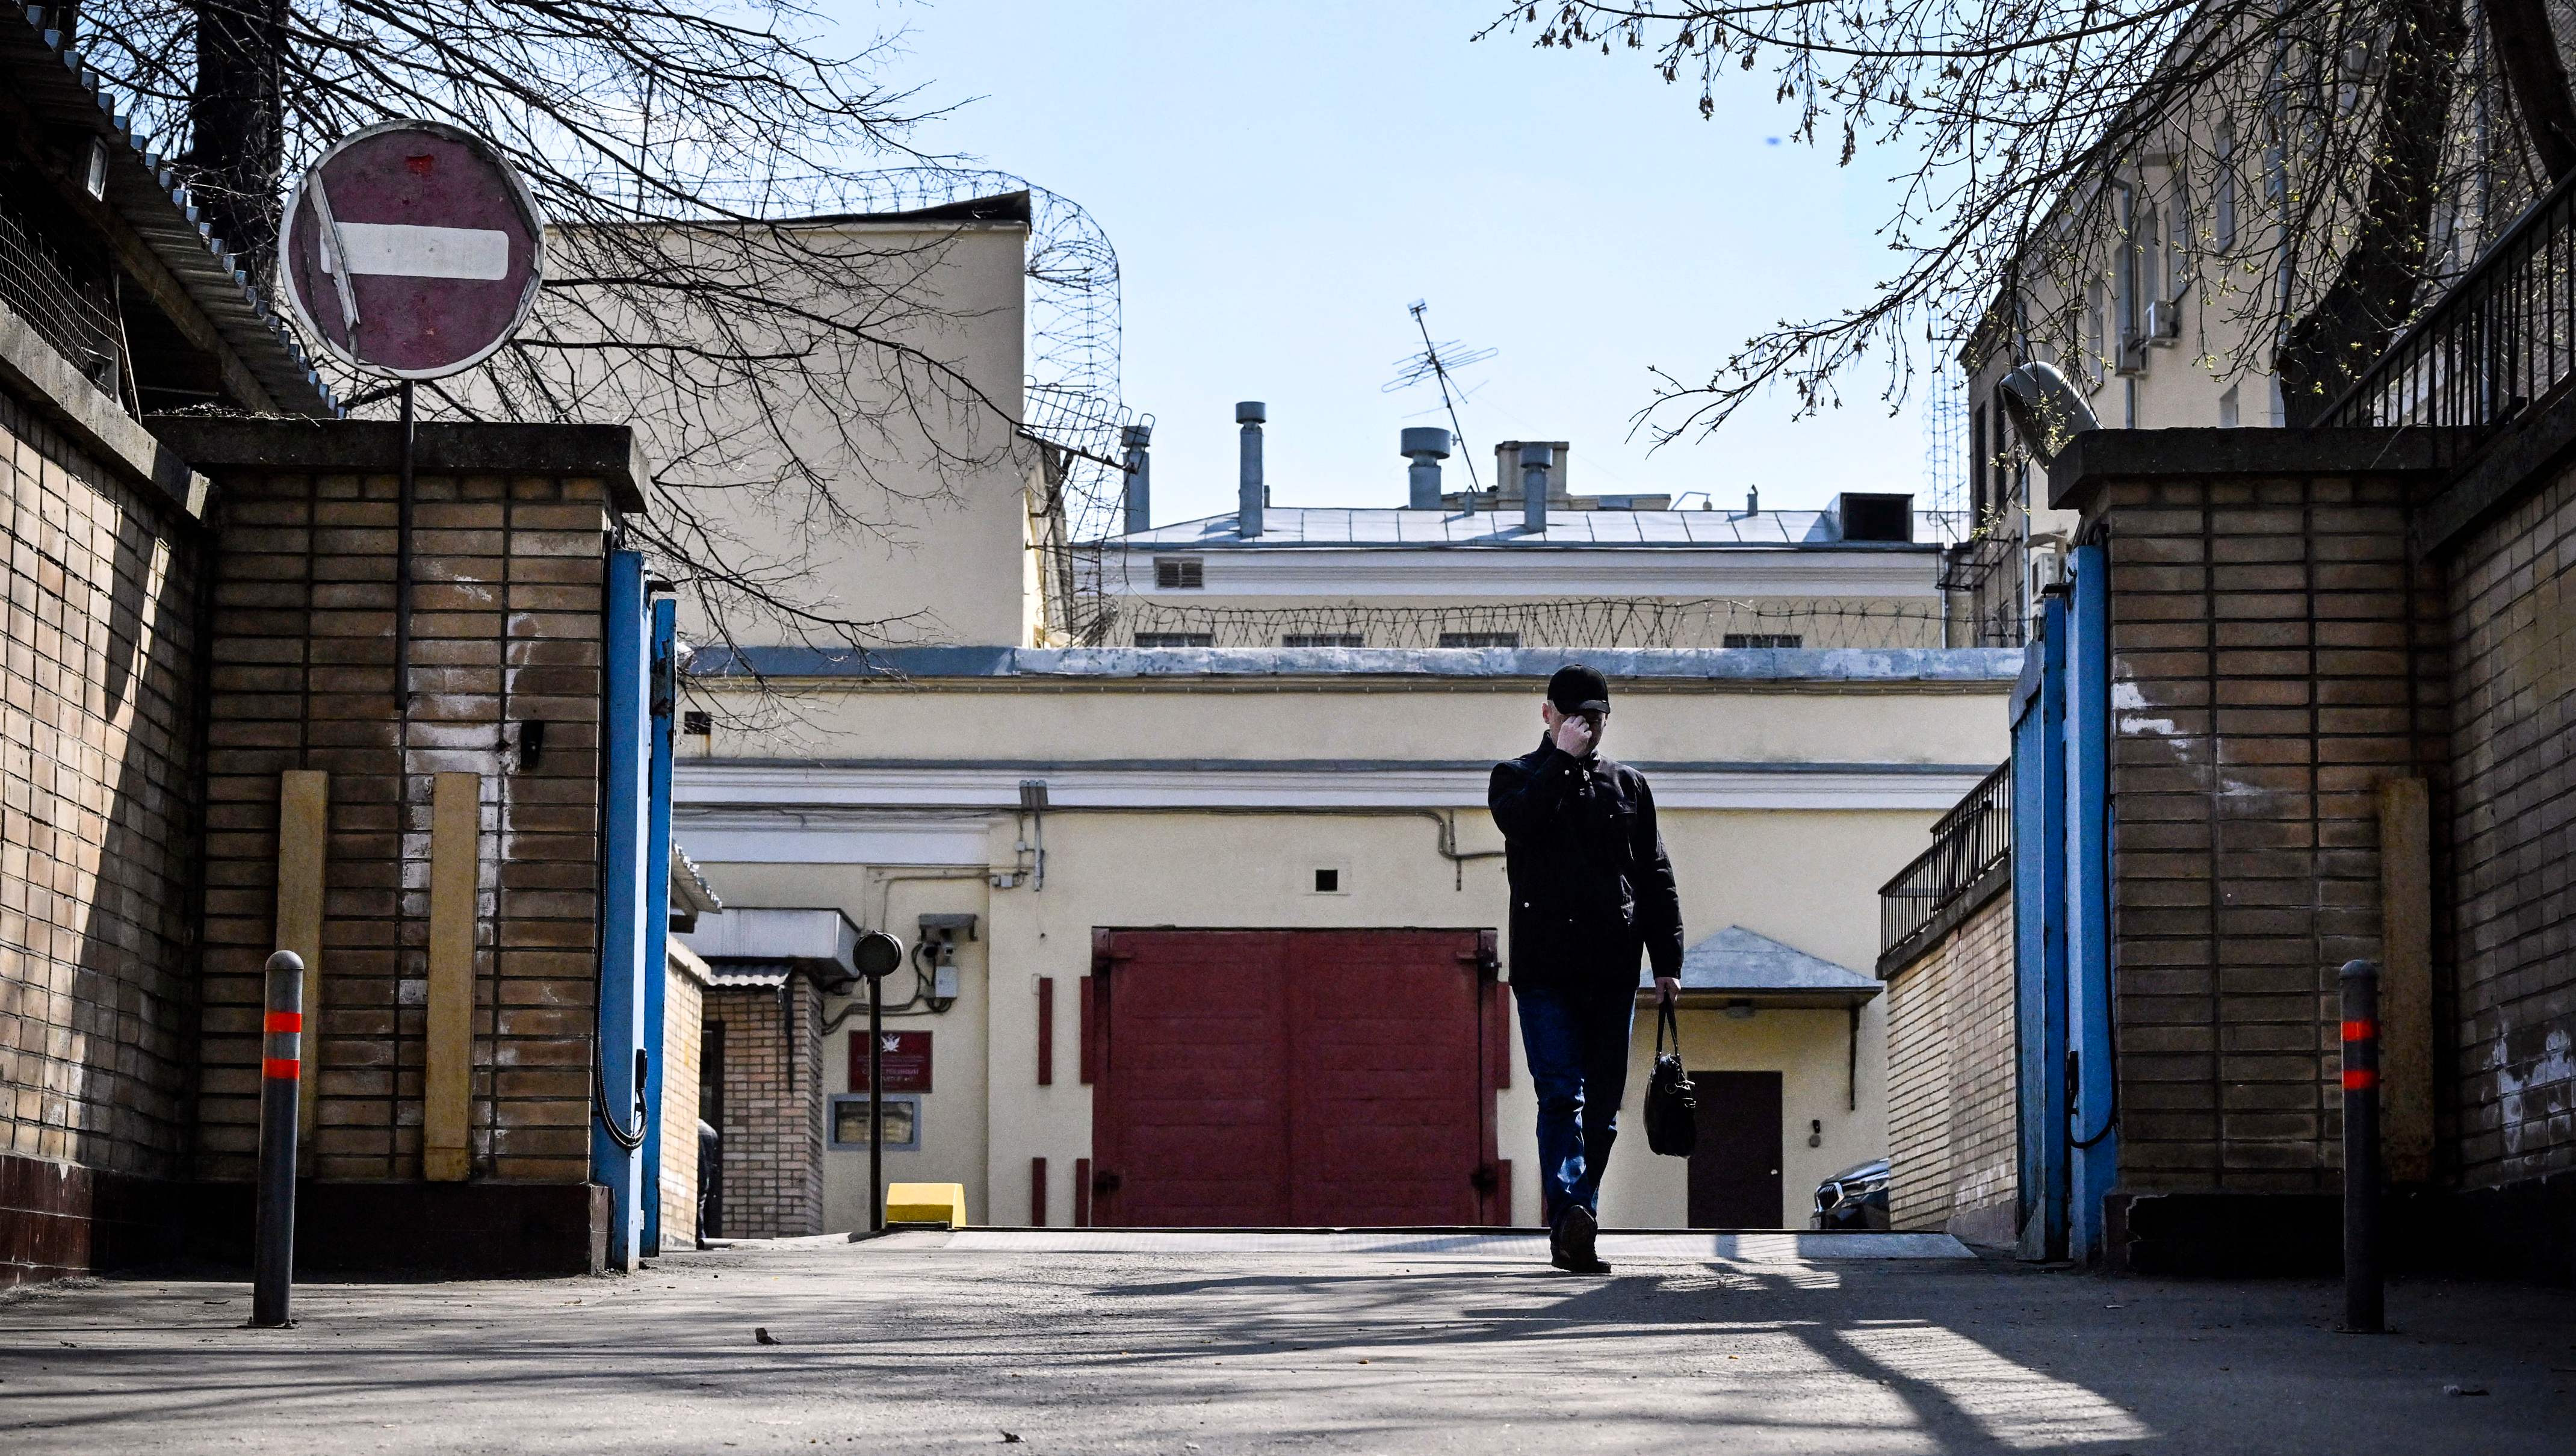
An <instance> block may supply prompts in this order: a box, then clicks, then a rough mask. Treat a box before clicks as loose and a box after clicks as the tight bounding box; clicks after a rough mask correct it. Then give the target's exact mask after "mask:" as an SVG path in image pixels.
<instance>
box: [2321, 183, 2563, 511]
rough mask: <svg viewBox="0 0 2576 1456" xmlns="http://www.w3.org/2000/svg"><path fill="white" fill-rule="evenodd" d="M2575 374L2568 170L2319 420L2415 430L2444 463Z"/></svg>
mask: <svg viewBox="0 0 2576 1456" xmlns="http://www.w3.org/2000/svg"><path fill="white" fill-rule="evenodd" d="M2571 375H2576V177H2571V178H2570V179H2569V180H2568V181H2566V182H2561V183H2559V184H2558V185H2557V186H2555V187H2553V188H2551V189H2550V190H2549V191H2548V192H2547V193H2546V194H2544V195H2543V196H2542V197H2541V198H2540V200H2539V201H2537V202H2535V203H2533V204H2532V205H2531V207H2530V208H2529V209H2528V210H2527V211H2525V212H2524V213H2523V215H2522V216H2521V217H2519V218H2516V219H2515V220H2514V223H2513V226H2511V227H2509V228H2506V229H2505V231H2504V235H2503V236H2502V237H2500V238H2498V239H2496V241H2495V244H2494V246H2492V247H2490V248H2488V249H2487V250H2486V252H2485V253H2484V254H2482V255H2481V256H2480V257H2479V258H2478V260H2477V262H2475V263H2474V264H2471V265H2470V267H2469V270H2468V272H2466V273H2464V274H2462V275H2460V277H2459V279H2458V280H2457V281H2456V282H2454V283H2453V284H2452V285H2451V286H2450V289H2449V290H2448V291H2447V292H2445V293H2444V294H2443V295H2442V297H2441V298H2440V299H2439V300H2438V301H2436V302H2435V303H2434V305H2433V306H2432V307H2431V308H2430V309H2428V310H2426V311H2425V313H2424V316H2423V317H2421V318H2419V319H2417V320H2416V321H2415V322H2414V323H2413V324H2412V325H2411V326H2409V327H2408V328H2407V330H2406V332H2404V333H2403V334H2400V335H2399V336H2398V338H2397V341H2396V342H2395V343H2393V344H2391V345H2389V346H2388V350H2387V352H2385V353H2383V354H2381V355H2380V356H2379V358H2378V360H2377V361H2376V362H2375V363H2373V364H2372V365H2371V366H2370V368H2369V370H2368V371H2367V372H2365V373H2364V374H2363V375H2362V376H2361V378H2360V379H2358V380H2355V381H2354V382H2353V385H2352V387H2351V388H2350V389H2347V390H2345V391H2344V392H2343V394H2342V396H2341V397H2340V398H2338V399H2336V400H2335V402H2334V403H2333V404H2331V405H2328V406H2327V407H2326V411H2325V413H2324V414H2323V415H2322V416H2321V417H2319V419H2318V420H2317V423H2318V424H2320V425H2333V426H2360V427H2373V426H2375V427H2380V428H2397V427H2407V428H2414V429H2422V430H2426V431H2429V432H2431V433H2432V435H2433V437H2434V449H2435V451H2436V453H2437V455H2438V456H2439V457H2440V459H2441V460H2442V461H2443V462H2444V463H2456V462H2458V461H2460V460H2463V459H2465V458H2466V457H2467V456H2468V455H2469V454H2470V453H2471V452H2472V451H2474V450H2476V449H2477V448H2478V447H2479V446H2480V445H2483V444H2484V443H2485V442H2486V440H2487V438H2488V437H2489V436H2490V435H2492V434H2493V433H2494V431H2495V430H2496V429H2497V427H2499V426H2501V425H2503V424H2505V423H2507V422H2508V421H2510V420H2512V419H2513V418H2515V417H2516V416H2517V415H2520V414H2521V413H2522V412H2523V411H2525V410H2527V409H2529V408H2530V407H2531V406H2532V404H2533V403H2534V402H2535V401H2538V400H2540V399H2541V398H2543V397H2545V396H2547V395H2549V394H2551V393H2553V392H2555V391H2556V390H2558V389H2560V388H2561V387H2563V386H2564V385H2565V384H2566V383H2567V381H2568V379H2569V377H2570V376H2571Z"/></svg>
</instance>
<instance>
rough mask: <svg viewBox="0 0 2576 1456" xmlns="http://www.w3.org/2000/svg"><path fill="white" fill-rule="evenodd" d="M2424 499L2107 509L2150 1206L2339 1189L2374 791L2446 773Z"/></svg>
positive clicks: (2122, 876) (2436, 584)
mask: <svg viewBox="0 0 2576 1456" xmlns="http://www.w3.org/2000/svg"><path fill="white" fill-rule="evenodd" d="M2195 433H2207V432H2195ZM2405 498H2406V487H2405V485H2404V484H2403V483H2402V482H2401V481H2399V480H2396V479H2392V478H2377V479H2374V478H2370V477H2322V478H2312V479H2286V480H2285V479H2263V478H2252V479H2220V480H2209V479H2190V478H2170V477H2169V478H2164V479H2157V480H2125V481H2124V480H2121V479H2119V478H2117V477H2112V478H2110V479H2107V480H2105V481H2103V482H2102V484H2101V486H2100V489H2099V494H2098V496H2096V497H2095V499H2094V501H2093V503H2092V504H2090V505H2088V507H2087V510H2086V518H2087V522H2088V525H2090V524H2092V523H2101V524H2104V525H2106V526H2107V530H2108V535H2109V547H2110V559H2111V595H2112V602H2111V624H2112V625H2111V647H2112V655H2113V661H2112V669H2111V679H2112V681H2111V713H2112V742H2111V746H2110V748H2111V787H2112V823H2113V841H2112V843H2113V859H2112V886H2111V899H2112V926H2111V930H2112V975H2113V980H2114V986H2115V990H2116V1004H2115V1007H2114V1011H2115V1015H2116V1018H2117V1022H2116V1027H2115V1033H2114V1034H2115V1037H2116V1040H2117V1044H2118V1048H2119V1055H2120V1076H2119V1089H2118V1095H2119V1101H2120V1128H2121V1143H2120V1177H2121V1182H2122V1183H2123V1185H2125V1186H2127V1187H2129V1188H2132V1189H2138V1190H2180V1189H2198V1190H2230V1191H2250V1192H2307V1191H2329V1190H2331V1189H2333V1188H2334V1187H2335V1186H2336V1182H2337V1178H2338V1174H2337V1171H2336V1170H2337V1169H2338V1168H2339V1166H2340V1162H2341V1147H2340V1142H2339V1139H2340V1137H2341V1127H2340V1121H2341V1118H2340V1109H2341V1092H2340V1090H2339V1082H2338V1071H2339V1031H2338V1024H2339V1020H2340V1006H2339V1002H2338V993H2337V989H2336V984H2335V971H2336V968H2337V967H2338V966H2340V965H2341V964H2342V963H2343V962H2344V961H2345V960H2347V959H2350V958H2352V957H2356V956H2369V957H2376V956H2377V955H2378V953H2379V945H2380V942H2379V925H2380V920H2379V916H2380V912H2379V862H2378V848H2377V839H2378V827H2377V819H2376V808H2375V800H2374V791H2375V786H2376V785H2377V784H2378V782H2379V781H2380V780H2382V779H2383V778H2386V777H2389V776H2392V775H2400V774H2414V773H2423V772H2425V771H2426V770H2427V769H2429V768H2433V767H2436V766H2438V763H2439V759H2440V757H2441V755H2442V753H2443V752H2444V747H2443V743H2444V737H2443V735H2444V726H2445V725H2444V709H2443V706H2442V705H2443V703H2444V700H2445V696H2446V691H2447V689H2446V684H2445V660H2446V652H2445V644H2444V636H2445V628H2444V625H2443V623H2442V620H2441V612H2442V606H2443V595H2442V589H2441V586H2440V581H2439V577H2438V574H2437V573H2436V571H2435V570H2434V569H2433V568H2431V567H2426V566H2410V565H2409V564H2408V561H2407V556H2406V546H2405V530H2406V507H2405ZM2438 794H2439V791H2438V788H2437V798H2436V809H2435V813H2436V817H2437V821H2438V817H2439V815H2440V813H2441V808H2440V802H2441V801H2440V799H2439V796H2438Z"/></svg>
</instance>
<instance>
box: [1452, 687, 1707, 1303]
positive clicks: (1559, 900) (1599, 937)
mask: <svg viewBox="0 0 2576 1456" xmlns="http://www.w3.org/2000/svg"><path fill="white" fill-rule="evenodd" d="M1538 712H1539V721H1540V722H1541V723H1543V724H1544V725H1546V736H1545V737H1544V738H1543V739H1541V740H1540V742H1539V746H1538V749H1537V751H1536V752H1533V753H1527V754H1523V755H1522V756H1521V757H1519V758H1515V759H1509V760H1506V761H1505V762H1502V763H1498V764H1496V765H1494V778H1493V784H1492V787H1491V788H1490V789H1489V790H1488V791H1487V794H1486V803H1487V805H1488V806H1489V807H1490V808H1491V809H1492V810H1493V813H1494V823H1495V824H1497V825H1498V826H1500V827H1501V829H1502V831H1503V850H1504V865H1505V867H1506V869H1507V870H1508V871H1509V874H1510V879H1511V889H1512V921H1511V923H1512V999H1513V1000H1514V1001H1515V1002H1516V1003H1517V1004H1518V1005H1519V1008H1520V1017H1521V1047H1522V1049H1523V1051H1525V1052H1526V1053H1527V1054H1528V1057H1529V1067H1530V1080H1531V1081H1532V1082H1533V1083H1535V1084H1536V1085H1537V1087H1538V1163H1539V1189H1540V1195H1541V1201H1542V1203H1543V1205H1544V1211H1545V1212H1546V1214H1547V1227H1548V1252H1549V1262H1550V1263H1553V1264H1554V1265H1556V1267H1558V1268H1560V1269H1565V1270H1570V1271H1572V1272H1574V1273H1578V1274H1602V1273H1607V1272H1608V1271H1609V1268H1610V1266H1609V1265H1607V1264H1605V1263H1603V1262H1601V1257H1600V1255H1599V1254H1598V1253H1597V1252H1596V1251H1595V1248H1594V1244H1593V1239H1594V1235H1595V1234H1597V1233H1598V1232H1599V1231H1600V1212H1601V1170H1602V1168H1603V1167H1604V1166H1605V1165H1606V1164H1608V1162H1609V1160H1610V1144H1611V1142H1612V1141H1613V1140H1614V1139H1616V1138H1617V1137H1618V1135H1619V1101H1620V1098H1621V1097H1622V1096H1623V1095H1625V1093H1626V1092H1627V1088H1628V1031H1629V1025H1630V1023H1631V1021H1632V1020H1633V1019H1634V1017H1635V1013H1636V1007H1637V956H1638V953H1639V952H1640V951H1641V950H1642V951H1643V952H1644V953H1645V955H1646V956H1647V957H1648V959H1650V960H1651V961H1652V962H1653V964H1654V967H1655V991H1656V994H1657V995H1658V996H1660V997H1661V998H1662V999H1664V1000H1666V1001H1669V1000H1671V999H1672V998H1673V996H1674V995H1675V994H1676V993H1678V992H1679V991H1680V990H1681V985H1682V983H1681V969H1682V909H1681V897H1680V896H1679V895H1678V894H1677V893H1676V892H1675V891H1674V888H1673V866H1672V861H1671V860H1670V859H1667V858H1666V857H1665V855H1664V840H1663V836H1662V835H1661V834H1660V833H1658V832H1657V831H1656V828H1655V797H1654V794H1653V793H1652V792H1651V791H1649V790H1648V789H1647V787H1646V776H1645V775H1644V774H1641V773H1639V772H1637V771H1636V770H1635V769H1633V768H1629V767H1628V766H1626V765H1625V764H1619V763H1613V762H1611V761H1610V760H1609V759H1606V758H1603V757H1602V756H1601V751H1600V750H1601V735H1602V732H1603V730H1604V729H1605V727H1606V726H1607V724H1608V720H1609V715H1610V682H1609V679H1607V678H1605V677H1603V676H1602V675H1601V674H1600V673H1599V672H1597V671H1595V670H1594V669H1592V668H1589V667H1586V666H1584V665H1583V664H1581V663H1570V664H1568V665H1566V666H1564V667H1561V668H1558V669H1557V671H1556V675H1555V676H1554V677H1552V678H1550V679H1548V684H1547V700H1546V701H1545V702H1543V703H1541V704H1540V705H1539V710H1538Z"/></svg>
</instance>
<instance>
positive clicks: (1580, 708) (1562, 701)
mask: <svg viewBox="0 0 2576 1456" xmlns="http://www.w3.org/2000/svg"><path fill="white" fill-rule="evenodd" d="M1547 700H1548V701H1549V702H1551V703H1554V704H1555V705H1556V710H1557V711H1558V712H1560V713H1607V712H1609V711H1610V679H1608V678H1606V677H1603V676H1602V675H1601V673H1600V670H1599V669H1597V668H1591V667H1586V666H1584V665H1583V664H1582V663H1579V662H1569V663H1567V664H1566V665H1565V666H1563V667H1560V668H1558V669H1557V670H1556V676H1554V677H1552V678H1549V679H1548V680H1547Z"/></svg>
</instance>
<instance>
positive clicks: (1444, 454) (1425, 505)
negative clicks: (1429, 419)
mask: <svg viewBox="0 0 2576 1456" xmlns="http://www.w3.org/2000/svg"><path fill="white" fill-rule="evenodd" d="M1398 445H1399V447H1400V448H1398V450H1397V451H1396V453H1397V454H1399V455H1402V456H1403V457H1404V458H1405V459H1407V460H1410V461H1412V462H1413V468H1412V469H1411V470H1409V471H1407V472H1405V477H1406V482H1407V484H1408V486H1409V487H1410V498H1409V499H1408V500H1406V502H1405V504H1406V505H1408V506H1410V507H1411V508H1412V509H1414V510H1417V511H1436V510H1438V509H1440V462H1441V461H1443V460H1446V459H1448V458H1449V432H1448V431H1447V430H1438V429H1430V428H1414V429H1408V430H1406V431H1405V432H1404V433H1403V434H1402V435H1401V436H1399V437H1398Z"/></svg>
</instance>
